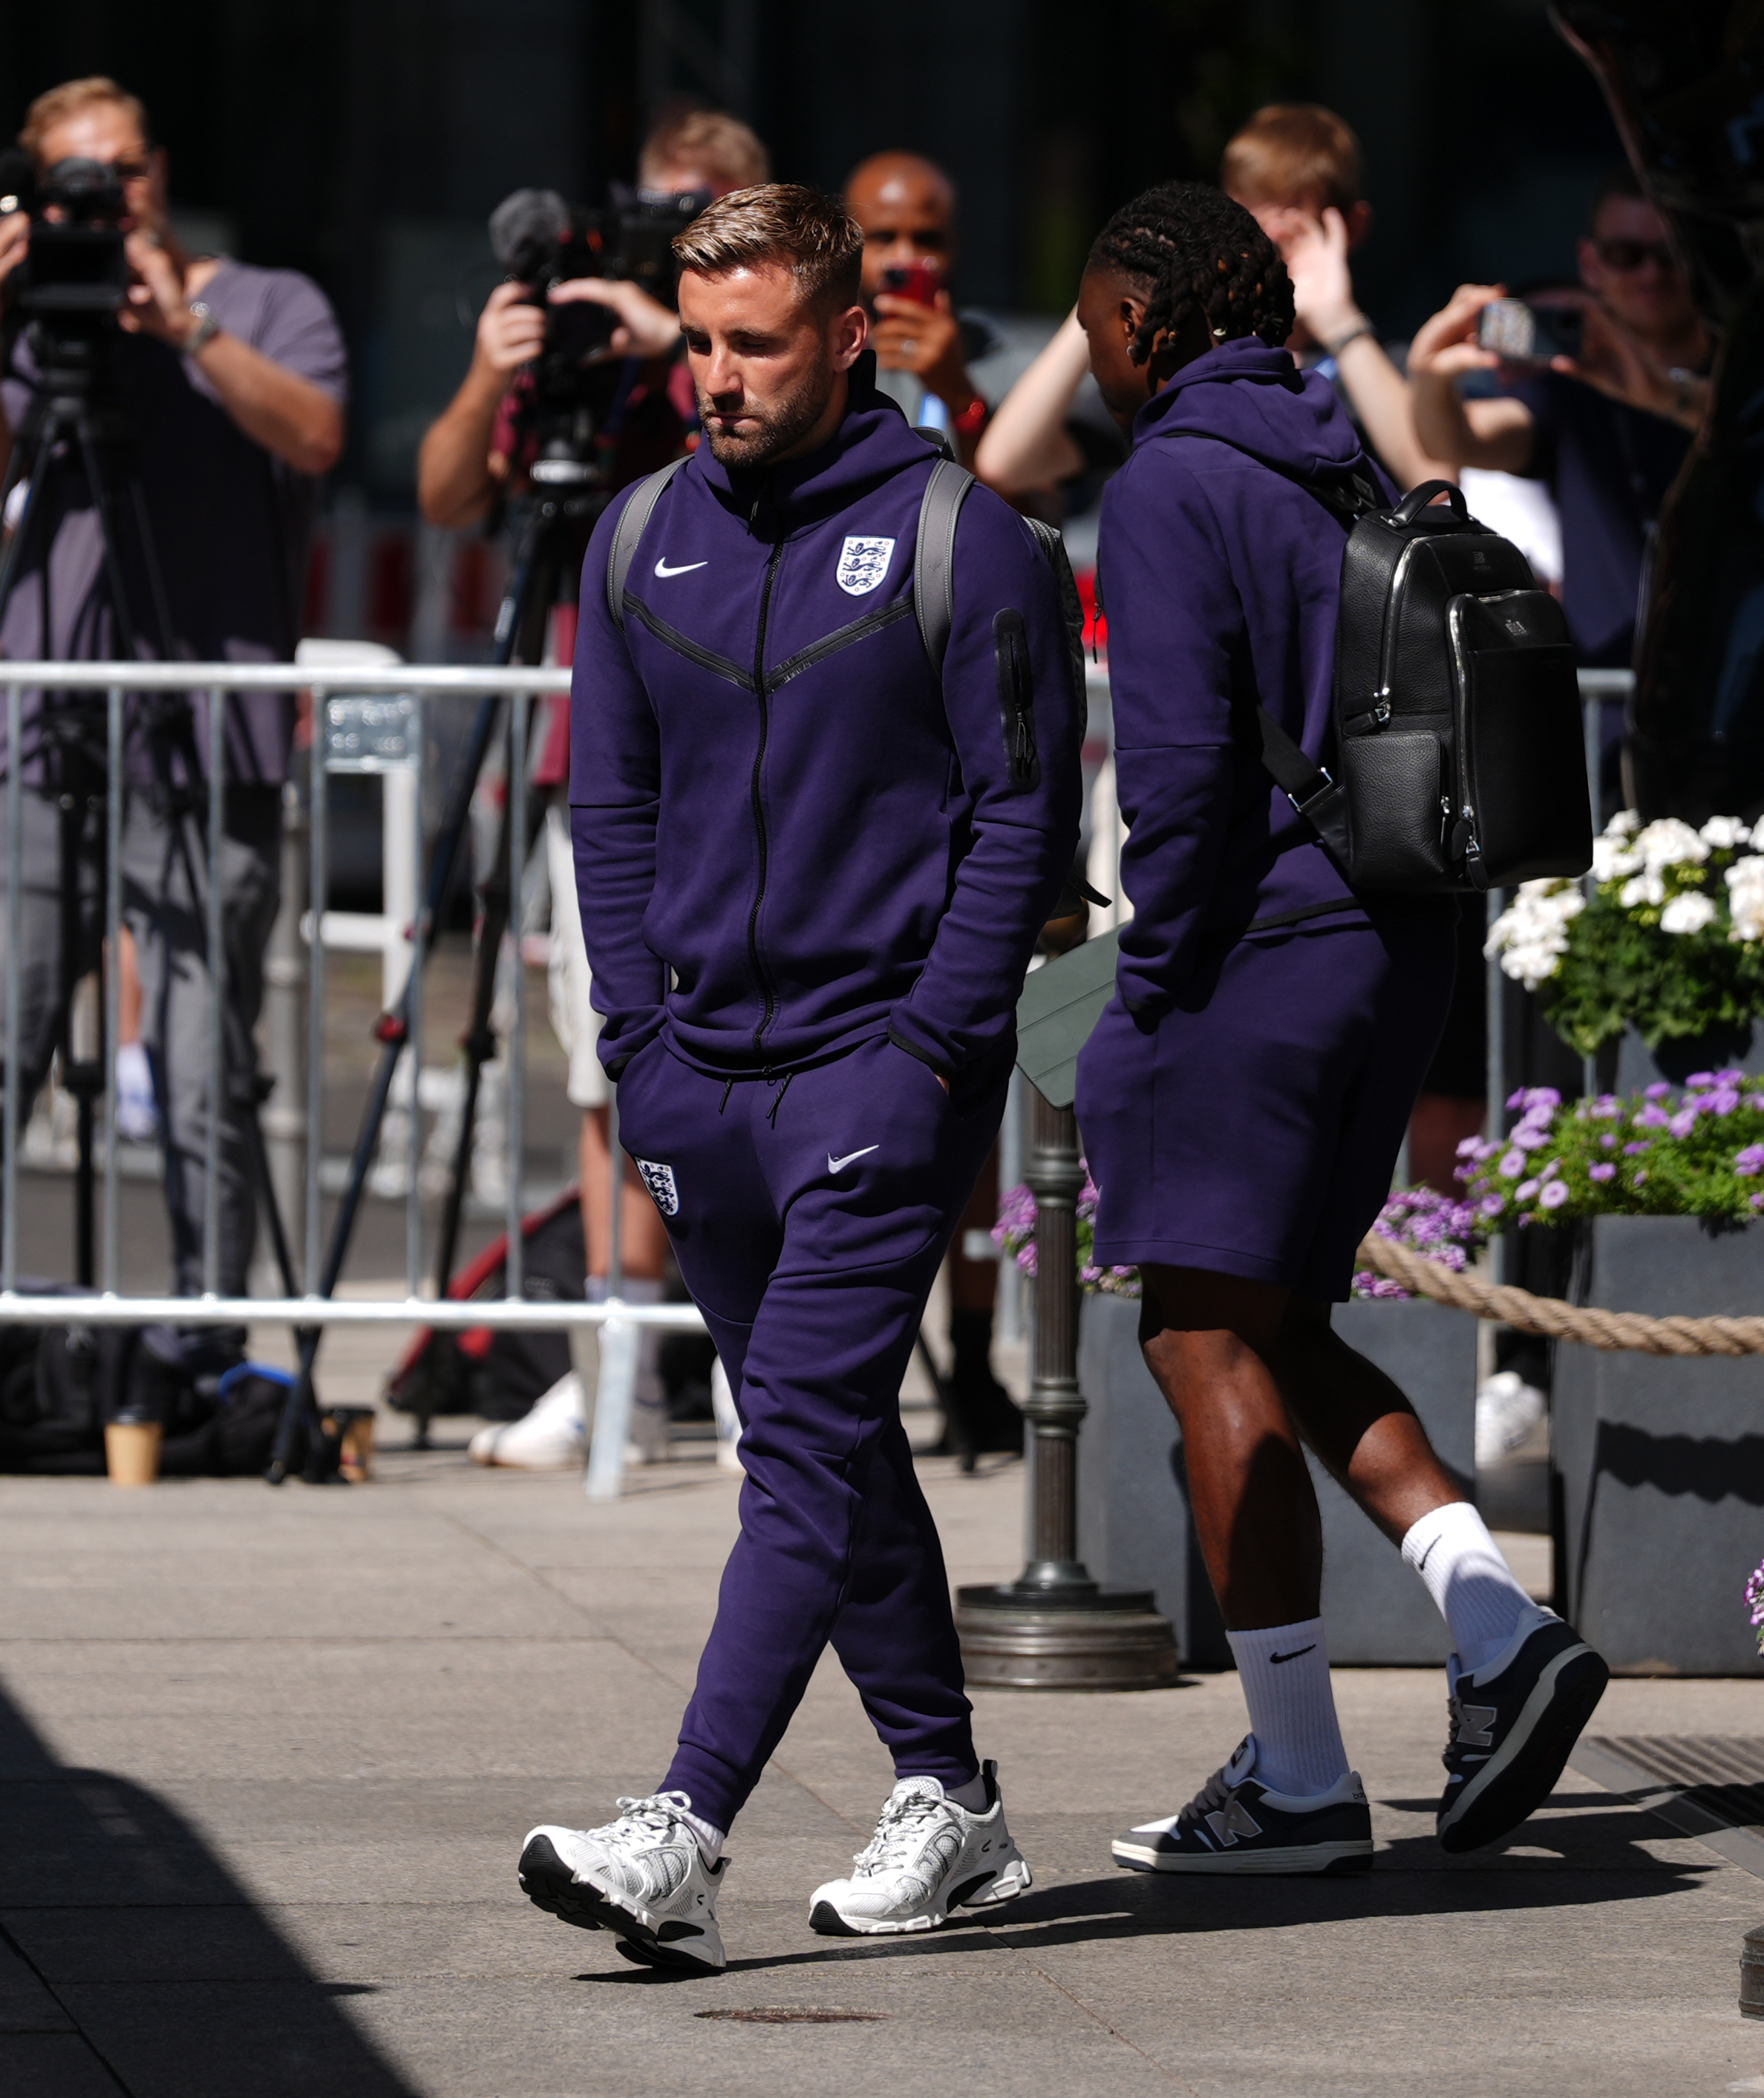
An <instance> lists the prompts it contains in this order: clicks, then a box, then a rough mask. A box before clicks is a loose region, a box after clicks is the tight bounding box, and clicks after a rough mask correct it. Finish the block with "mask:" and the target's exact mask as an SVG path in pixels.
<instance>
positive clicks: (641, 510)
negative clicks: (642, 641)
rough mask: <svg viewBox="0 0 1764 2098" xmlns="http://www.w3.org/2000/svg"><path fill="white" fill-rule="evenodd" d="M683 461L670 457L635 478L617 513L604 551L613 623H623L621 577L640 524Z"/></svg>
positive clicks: (632, 557)
mask: <svg viewBox="0 0 1764 2098" xmlns="http://www.w3.org/2000/svg"><path fill="white" fill-rule="evenodd" d="M688 456H690V454H688ZM685 464H686V459H684V458H682V459H671V460H670V461H669V463H668V464H667V465H666V466H665V467H661V468H660V471H659V472H656V473H652V474H651V475H650V476H648V478H647V480H644V481H638V484H637V485H636V487H635V488H634V489H632V490H631V499H630V502H629V503H626V504H625V507H624V509H623V510H622V511H620V513H619V521H618V526H617V529H616V530H615V531H614V533H613V534H612V546H611V547H610V548H609V549H608V553H607V610H608V612H611V613H612V624H613V625H615V626H623V625H624V624H625V577H627V576H628V575H629V574H630V572H631V563H632V562H633V561H634V560H636V558H637V542H638V540H639V539H641V538H643V527H644V526H645V525H646V524H647V523H648V522H649V520H650V517H651V516H652V514H653V512H654V510H655V507H656V504H657V503H659V502H660V500H661V491H662V490H663V489H665V487H666V486H667V485H668V483H669V481H672V480H673V478H674V476H675V475H676V474H677V473H678V472H679V471H680V469H681V467H682V466H684V465H685Z"/></svg>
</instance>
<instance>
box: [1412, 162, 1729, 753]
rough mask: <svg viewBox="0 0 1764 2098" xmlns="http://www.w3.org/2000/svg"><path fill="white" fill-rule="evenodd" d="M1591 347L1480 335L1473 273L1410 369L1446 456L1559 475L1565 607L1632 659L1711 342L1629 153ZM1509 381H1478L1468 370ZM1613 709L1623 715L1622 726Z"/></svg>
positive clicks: (1433, 440)
mask: <svg viewBox="0 0 1764 2098" xmlns="http://www.w3.org/2000/svg"><path fill="white" fill-rule="evenodd" d="M1578 261H1579V266H1580V279H1581V283H1582V285H1583V286H1584V287H1585V293H1584V296H1582V297H1580V298H1578V299H1577V298H1576V297H1575V296H1574V294H1573V292H1560V293H1554V294H1552V295H1551V301H1550V304H1551V305H1552V306H1558V307H1560V306H1563V305H1567V306H1569V309H1570V310H1572V311H1573V312H1574V313H1576V314H1579V315H1580V316H1581V317H1582V318H1581V325H1582V349H1581V352H1580V354H1579V356H1578V358H1569V357H1563V356H1558V357H1555V358H1551V359H1549V360H1548V362H1547V363H1545V364H1540V365H1538V366H1533V367H1529V368H1526V367H1515V366H1503V364H1502V361H1501V359H1500V358H1499V355H1498V354H1497V353H1495V352H1494V350H1492V349H1483V348H1482V347H1481V344H1480V343H1479V342H1478V340H1477V336H1478V333H1479V331H1480V329H1481V322H1482V315H1483V311H1484V309H1485V307H1486V306H1487V305H1489V304H1490V301H1492V300H1494V299H1498V298H1499V297H1501V296H1503V292H1502V287H1500V286H1499V285H1498V284H1463V285H1460V286H1459V288H1458V290H1457V291H1456V292H1455V293H1454V294H1453V296H1452V299H1451V302H1450V305H1447V306H1446V307H1445V309H1443V310H1442V311H1441V312H1439V313H1437V314H1434V316H1433V318H1432V319H1431V320H1429V321H1428V323H1426V324H1425V325H1424V327H1422V328H1421V329H1420V331H1418V332H1417V334H1416V336H1415V340H1414V342H1413V343H1412V344H1411V345H1410V349H1409V383H1410V387H1411V391H1412V393H1413V396H1414V401H1415V428H1416V432H1417V434H1418V436H1419V437H1420V441H1421V442H1422V444H1423V445H1425V446H1426V448H1427V450H1428V451H1429V452H1430V453H1432V454H1433V456H1434V457H1435V458H1436V459H1446V460H1448V461H1450V463H1451V464H1452V465H1454V466H1460V467H1462V466H1477V467H1492V468H1494V469H1495V470H1496V471H1498V472H1507V473H1517V474H1525V475H1529V476H1534V477H1535V478H1536V479H1538V480H1541V481H1547V483H1548V484H1549V487H1550V492H1551V494H1552V495H1553V496H1554V497H1555V498H1556V507H1557V508H1558V509H1559V510H1560V513H1561V519H1562V560H1563V569H1564V574H1563V583H1562V608H1563V610H1564V612H1565V613H1566V614H1567V616H1568V625H1569V632H1570V633H1571V634H1573V639H1574V645H1575V647H1577V649H1578V651H1579V653H1580V660H1581V662H1582V665H1585V666H1586V667H1588V668H1593V667H1597V666H1608V667H1617V668H1624V667H1626V666H1627V665H1628V663H1629V661H1630V653H1631V652H1632V650H1633V648H1634V646H1635V612H1636V600H1637V595H1638V592H1639V588H1640V583H1641V573H1642V562H1643V555H1644V553H1645V551H1646V548H1647V543H1648V535H1649V533H1651V531H1652V528H1653V524H1654V520H1655V519H1656V517H1657V516H1658V515H1659V512H1660V506H1661V503H1662V501H1663V500H1664V499H1665V493H1666V490H1667V489H1669V488H1670V486H1671V485H1672V482H1673V481H1674V477H1675V476H1676V475H1677V473H1678V468H1679V467H1680V466H1682V465H1683V462H1684V455H1685V453H1686V451H1687V450H1688V449H1689V445H1690V437H1691V433H1692V432H1694V431H1695V430H1696V428H1697V426H1698V424H1699V423H1700V420H1701V419H1702V411H1703V408H1704V406H1705V402H1706V400H1707V397H1708V393H1709V384H1708V380H1706V378H1705V377H1704V376H1703V373H1704V372H1705V371H1706V369H1707V366H1708V360H1709V339H1708V337H1707V336H1706V335H1705V332H1704V330H1703V327H1702V323H1700V321H1699V320H1698V318H1697V316H1696V308H1695V307H1694V306H1693V305H1692V302H1691V295H1690V291H1689V289H1688V287H1687V285H1686V283H1685V281H1684V278H1683V273H1682V272H1681V271H1680V270H1679V268H1678V262H1677V260H1676V258H1675V257H1674V255H1673V252H1672V249H1671V247H1670V244H1669V242H1668V239H1667V234H1666V226H1665V221H1664V220H1663V219H1662V218H1661V216H1660V214H1659V213H1658V212H1656V210H1655V209H1654V208H1653V206H1652V204H1649V203H1648V200H1647V199H1646V198H1645V197H1644V196H1643V194H1642V191H1641V185H1640V184H1639V182H1638V181H1637V180H1636V178H1635V175H1634V173H1632V172H1631V171H1630V169H1627V168H1623V169H1619V170H1617V172H1616V173H1613V174H1612V175H1610V176H1608V177H1607V178H1606V179H1605V181H1604V182H1602V183H1601V184H1600V185H1599V191H1598V195H1597V196H1596V197H1595V200H1594V203H1593V210H1592V223H1591V231H1590V232H1589V233H1588V234H1586V235H1585V236H1584V237H1583V238H1582V240H1581V242H1580V244H1579V252H1578ZM1472 373H1475V374H1483V373H1488V374H1494V375H1498V384H1499V389H1500V390H1499V393H1495V394H1494V395H1493V396H1490V397H1481V398H1476V399H1466V398H1464V397H1462V396H1461V395H1460V394H1459V390H1458V382H1459V380H1460V379H1461V378H1463V377H1464V376H1466V375H1469V374H1472ZM1620 711H1621V710H1620V709H1611V710H1609V713H1608V726H1609V727H1610V729H1611V730H1612V731H1614V726H1615V722H1614V717H1615V715H1616V714H1617V713H1619V712H1620Z"/></svg>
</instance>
